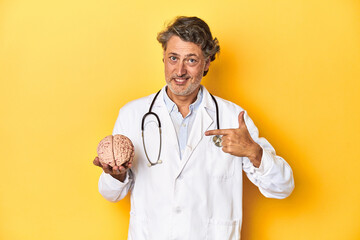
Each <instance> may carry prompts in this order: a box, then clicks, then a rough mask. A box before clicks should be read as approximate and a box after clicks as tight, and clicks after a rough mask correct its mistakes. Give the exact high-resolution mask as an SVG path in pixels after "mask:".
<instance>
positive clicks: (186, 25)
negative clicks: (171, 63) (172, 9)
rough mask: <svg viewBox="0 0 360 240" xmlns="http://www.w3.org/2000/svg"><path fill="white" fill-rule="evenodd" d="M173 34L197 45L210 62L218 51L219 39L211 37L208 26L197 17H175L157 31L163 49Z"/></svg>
mask: <svg viewBox="0 0 360 240" xmlns="http://www.w3.org/2000/svg"><path fill="white" fill-rule="evenodd" d="M174 35H176V36H178V37H180V39H181V40H183V41H186V42H192V43H195V44H196V45H198V46H199V47H200V48H201V50H202V52H203V55H204V57H205V58H207V57H210V61H211V62H212V61H214V60H215V55H216V54H217V53H219V52H220V46H219V41H218V40H217V39H216V38H214V39H213V37H212V35H211V32H210V28H209V26H208V25H207V24H206V23H205V22H204V21H203V20H201V19H200V18H198V17H183V16H180V17H176V18H175V20H174V21H173V22H171V23H170V24H169V25H168V26H167V27H166V28H165V29H164V30H163V31H162V32H160V33H158V36H157V40H158V41H159V42H160V43H161V45H162V48H163V49H164V50H166V45H167V42H168V41H169V39H170V38H171V37H172V36H174ZM207 72H208V71H205V72H204V74H203V75H204V76H205V75H206V74H207Z"/></svg>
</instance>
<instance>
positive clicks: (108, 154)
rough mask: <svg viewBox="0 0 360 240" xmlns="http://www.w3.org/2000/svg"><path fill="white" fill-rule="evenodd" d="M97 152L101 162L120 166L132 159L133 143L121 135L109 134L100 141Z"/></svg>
mask: <svg viewBox="0 0 360 240" xmlns="http://www.w3.org/2000/svg"><path fill="white" fill-rule="evenodd" d="M97 153H98V157H99V159H100V162H101V164H104V163H105V164H109V165H110V166H111V167H114V166H115V165H117V166H121V165H122V164H124V163H126V162H132V161H133V160H134V145H133V144H132V142H131V141H130V139H129V138H127V137H125V136H123V135H120V134H117V135H114V136H112V135H110V136H107V137H105V138H104V139H103V140H101V141H100V143H99V145H98V148H97Z"/></svg>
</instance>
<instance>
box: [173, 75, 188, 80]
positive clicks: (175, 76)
mask: <svg viewBox="0 0 360 240" xmlns="http://www.w3.org/2000/svg"><path fill="white" fill-rule="evenodd" d="M171 78H172V79H173V78H180V79H187V78H190V76H189V75H186V74H183V75H181V76H179V75H177V74H174V75H171Z"/></svg>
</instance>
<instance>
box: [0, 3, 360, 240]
mask: <svg viewBox="0 0 360 240" xmlns="http://www.w3.org/2000/svg"><path fill="white" fill-rule="evenodd" d="M177 15H196V16H199V17H201V18H203V19H204V20H205V21H207V23H208V24H209V25H210V27H211V30H212V32H213V34H214V36H216V37H217V38H218V39H219V41H220V46H221V54H220V56H219V57H218V58H217V60H215V62H213V63H212V65H211V67H210V71H209V74H208V76H207V77H205V78H204V80H203V84H204V85H205V86H206V87H207V88H208V89H209V90H210V91H211V92H212V93H213V94H215V95H218V96H220V97H223V98H226V99H228V100H231V101H233V102H235V103H237V104H239V105H241V106H242V107H244V108H245V109H247V111H248V112H249V114H250V116H251V117H252V118H253V120H254V122H255V123H256V125H257V126H258V128H259V130H260V134H261V135H262V136H264V137H266V138H267V139H268V140H269V141H270V142H271V143H272V144H273V146H274V147H275V149H276V150H277V153H278V154H279V155H280V156H283V157H284V158H285V159H286V160H287V161H288V162H289V164H290V165H291V166H292V168H293V171H294V175H295V185H296V187H295V190H294V192H293V194H292V195H291V196H290V197H289V198H287V199H285V200H275V199H266V198H265V197H263V196H262V195H261V194H260V193H259V192H258V191H257V189H256V188H255V187H254V186H253V185H251V184H250V183H249V181H245V183H244V185H245V187H244V191H245V193H244V223H243V229H242V239H244V240H262V239H263V240H271V239H273V240H288V239H301V240H302V239H329V240H337V239H342V240H355V239H360V230H359V226H360V204H359V202H360V187H359V183H360V174H359V171H360V154H359V139H360V128H359V123H360V108H359V103H360V94H359V93H360V81H359V80H360V2H359V1H350V0H342V1H340V0H338V1H325V0H313V1H306V0H303V1H300V0H294V1H285V0H279V1H275V0H274V1H266V0H256V1H254V0H247V1H211V0H207V1H203V0H199V1H189V0H184V1H181V2H179V1H175V2H171V1H158V0H154V1H145V0H142V1H119V0H118V1H115V0H103V1H94V0H90V1H82V0H77V1H69V0H63V1H40V0H33V1H24V0H15V1H10V0H2V1H0V84H1V85H0V87H1V88H0V89H1V94H0V102H1V104H0V116H1V117H0V121H1V122H0V123H1V124H0V133H1V134H0V136H1V142H0V146H1V158H2V161H1V162H2V164H1V168H0V239H4V240H23V239H34V240H35V239H36V240H42V239H44V240H45V239H46V240H48V239H52V240H57V239H59V240H60V239H61V240H63V239H108V240H111V239H114V240H115V239H126V237H127V229H128V223H129V209H130V206H129V199H128V198H126V199H124V200H122V201H121V202H119V203H116V204H114V203H110V202H107V201H106V200H105V199H103V198H102V197H101V195H100V194H99V193H98V190H97V182H98V177H99V175H100V172H101V171H100V169H98V168H96V167H95V166H93V165H92V160H93V158H94V157H95V155H96V147H97V144H98V142H99V141H100V140H101V139H102V138H103V137H104V136H106V135H108V134H110V133H111V132H112V128H113V125H114V123H115V120H116V117H117V114H118V110H119V108H120V107H122V106H123V105H124V104H125V103H127V102H128V101H131V100H133V99H136V98H139V97H142V96H145V95H148V94H151V93H153V92H155V91H157V90H158V89H160V88H161V87H162V86H163V85H164V82H165V81H164V77H163V65H162V61H161V58H162V51H161V47H160V45H159V44H158V43H157V41H156V34H157V32H159V31H160V30H161V29H162V27H163V26H164V22H165V21H169V20H171V19H172V18H173V17H174V16H177Z"/></svg>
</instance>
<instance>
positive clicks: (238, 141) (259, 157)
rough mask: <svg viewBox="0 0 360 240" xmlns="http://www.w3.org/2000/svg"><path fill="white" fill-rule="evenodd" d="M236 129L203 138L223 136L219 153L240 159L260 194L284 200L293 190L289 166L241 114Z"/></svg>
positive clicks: (247, 118)
mask: <svg viewBox="0 0 360 240" xmlns="http://www.w3.org/2000/svg"><path fill="white" fill-rule="evenodd" d="M238 120H239V127H238V128H235V129H220V130H210V131H207V132H206V135H223V141H222V145H223V151H224V152H227V153H229V154H232V155H234V156H238V157H242V159H243V162H242V163H243V169H244V171H245V173H246V175H247V177H248V178H249V179H250V181H251V182H253V183H254V184H255V185H256V186H258V187H259V190H260V192H261V193H262V194H263V195H264V196H266V197H269V198H285V197H287V196H289V195H290V193H291V192H292V190H293V189H294V179H293V174H292V170H291V168H290V166H289V165H288V164H287V162H286V161H285V160H284V159H282V158H281V157H279V156H277V155H276V153H275V150H274V148H273V147H272V146H271V145H270V143H269V142H268V141H267V140H266V139H264V138H259V132H258V129H257V128H256V126H255V125H254V123H253V121H252V120H251V119H250V118H249V117H248V116H247V115H246V114H245V112H241V113H240V114H239V117H238Z"/></svg>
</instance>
